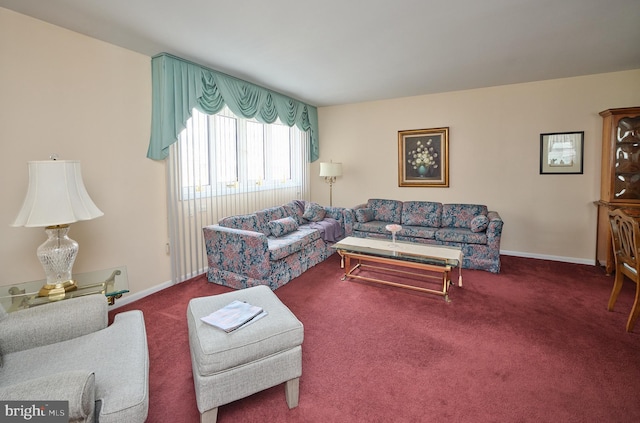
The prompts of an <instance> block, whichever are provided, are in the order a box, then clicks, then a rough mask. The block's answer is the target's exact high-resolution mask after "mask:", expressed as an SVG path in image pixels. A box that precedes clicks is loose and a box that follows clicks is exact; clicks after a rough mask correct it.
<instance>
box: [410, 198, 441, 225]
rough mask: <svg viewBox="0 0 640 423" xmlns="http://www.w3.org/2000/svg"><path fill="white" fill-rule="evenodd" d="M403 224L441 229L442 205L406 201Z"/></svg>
mask: <svg viewBox="0 0 640 423" xmlns="http://www.w3.org/2000/svg"><path fill="white" fill-rule="evenodd" d="M402 224H403V225H415V226H429V227H432V228H439V227H440V226H441V224H442V204H441V203H433V202H427V201H405V202H404V203H403V205H402Z"/></svg>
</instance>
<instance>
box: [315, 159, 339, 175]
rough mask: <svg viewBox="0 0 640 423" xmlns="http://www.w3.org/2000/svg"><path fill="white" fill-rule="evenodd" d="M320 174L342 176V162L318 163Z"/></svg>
mask: <svg viewBox="0 0 640 423" xmlns="http://www.w3.org/2000/svg"><path fill="white" fill-rule="evenodd" d="M320 176H324V177H337V176H342V163H333V162H330V163H320Z"/></svg>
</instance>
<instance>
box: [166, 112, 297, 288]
mask: <svg viewBox="0 0 640 423" xmlns="http://www.w3.org/2000/svg"><path fill="white" fill-rule="evenodd" d="M219 117H222V116H220V115H217V116H214V117H208V116H206V115H203V114H200V113H193V117H192V118H191V119H189V120H188V121H187V125H186V130H185V131H183V132H182V133H181V134H180V135H179V140H178V142H176V143H174V144H172V145H171V146H170V148H169V157H168V166H167V190H168V192H167V201H168V217H169V242H170V250H171V269H172V280H173V281H174V283H177V282H182V281H184V280H187V279H190V278H192V277H194V276H197V275H199V274H202V273H204V272H205V271H206V268H207V257H206V248H205V245H204V238H203V236H202V228H203V227H205V226H207V225H212V224H215V223H217V222H218V221H219V220H220V219H222V218H223V217H226V216H233V215H239V214H250V213H253V212H255V211H257V210H260V209H264V208H267V207H273V206H278V205H282V204H285V203H287V202H289V201H291V200H295V199H303V200H310V194H309V180H308V175H309V170H308V161H307V160H306V159H305V158H306V157H308V155H309V151H308V149H309V134H308V133H307V132H302V131H299V130H295V129H291V130H289V135H290V136H291V139H290V145H291V151H290V154H291V157H288V159H289V164H290V170H289V175H288V176H286V177H283V178H282V179H280V178H279V177H276V178H271V179H270V180H262V179H259V178H256V177H255V174H254V172H252V171H249V170H248V169H247V170H246V171H245V172H240V173H239V174H237V176H234V179H233V180H231V179H228V178H229V176H226V175H229V172H228V171H225V170H224V169H222V170H221V169H218V168H217V167H216V166H215V164H216V163H222V164H227V165H229V164H231V166H230V167H229V168H231V167H235V163H237V162H239V161H241V159H242V158H241V157H238V155H239V154H242V151H243V150H242V149H239V148H238V149H234V148H225V146H224V143H222V142H221V141H220V140H221V139H223V138H224V137H223V134H222V132H227V135H229V132H233V131H230V130H229V128H228V125H216V126H211V125H210V124H209V123H208V122H211V121H212V120H216V119H215V118H219ZM218 120H220V119H218ZM221 121H222V122H225V120H224V119H221ZM249 123H251V122H249ZM271 126H281V125H271ZM278 130H281V129H280V128H278ZM233 136H236V134H235V133H234V132H233ZM203 139H204V140H206V143H202V140H203ZM205 145H206V146H205ZM211 149H213V151H211ZM245 154H246V152H245ZM205 157H215V158H217V159H215V160H211V161H208V160H203V158H205ZM272 161H273V160H272ZM275 162H276V168H278V160H275ZM205 163H206V164H205ZM245 163H246V161H245ZM227 170H228V169H227ZM262 173H263V174H267V173H266V172H265V171H263V172H262ZM234 175H236V173H234ZM224 178H227V179H224ZM204 181H207V182H204Z"/></svg>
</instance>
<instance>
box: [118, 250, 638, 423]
mask: <svg viewBox="0 0 640 423" xmlns="http://www.w3.org/2000/svg"><path fill="white" fill-rule="evenodd" d="M341 275H342V270H341V269H340V266H339V258H338V257H337V256H336V255H334V256H332V257H331V258H329V259H328V260H327V261H325V262H323V263H321V264H319V265H317V266H315V267H314V268H312V269H310V270H309V271H307V272H305V273H304V274H303V275H302V276H301V277H299V278H297V279H294V280H293V281H291V282H289V283H288V284H287V285H285V286H284V287H282V288H280V289H278V290H277V291H275V292H276V294H277V295H278V297H279V298H280V299H281V300H282V302H283V303H284V304H286V305H287V306H288V307H289V308H290V309H291V310H292V311H293V312H294V313H295V314H296V316H297V317H298V318H299V319H300V320H301V321H302V322H303V324H304V326H305V339H304V343H303V374H302V378H301V380H300V404H299V406H298V408H296V409H293V410H289V409H288V408H287V405H286V402H285V396H284V385H280V386H276V387H274V388H271V389H268V390H266V391H263V392H260V393H258V394H255V395H252V396H250V397H248V398H245V399H242V400H239V401H236V402H234V403H231V404H228V405H225V406H222V407H220V409H219V412H218V421H219V422H220V423H224V422H444V421H447V422H474V423H482V422H581V423H582V422H637V421H640V401H639V400H638V392H640V328H637V329H636V331H635V333H630V334H629V333H626V332H625V323H626V320H627V316H628V313H629V311H630V309H631V304H632V302H633V295H634V286H633V283H631V282H630V281H627V283H626V284H625V287H624V289H623V292H622V293H621V296H620V299H619V300H618V304H617V305H616V310H615V311H614V312H608V311H607V310H606V304H607V301H608V298H609V293H610V289H611V286H612V283H613V278H612V277H608V276H606V275H604V272H603V270H602V269H600V268H597V267H594V266H586V265H575V264H567V263H558V262H550V261H543V260H535V259H525V258H517V257H510V256H504V257H503V258H502V272H501V273H500V274H498V275H494V274H491V273H488V272H483V271H472V270H466V269H465V270H463V276H464V287H463V288H458V287H452V288H451V295H450V298H451V303H446V302H445V301H444V300H443V299H442V297H437V296H432V295H429V294H422V293H417V292H415V291H409V290H402V289H398V288H392V287H386V286H382V285H375V284H370V283H367V282H353V281H348V282H343V281H341V280H340V277H341ZM454 276H455V275H454ZM229 290H230V289H229V288H225V287H222V286H219V285H216V284H212V283H208V282H206V280H205V279H204V277H199V278H195V279H193V280H191V281H187V282H184V283H182V284H179V285H176V286H173V287H171V288H168V289H166V290H163V291H162V292H159V293H156V294H154V295H151V296H149V297H146V298H144V299H142V300H139V301H137V302H135V303H132V304H129V305H127V306H124V307H121V308H119V309H116V310H113V311H111V314H113V313H117V312H121V311H124V310H127V309H135V308H137V309H141V310H142V311H143V312H144V314H145V320H146V325H147V332H148V339H149V355H150V360H151V369H150V377H149V383H150V404H149V418H148V420H147V421H148V422H150V423H163V422H167V423H169V422H171V423H180V422H194V423H196V422H198V419H199V414H198V410H197V408H196V403H195V395H194V388H193V380H192V376H191V362H190V357H189V345H188V337H187V325H186V317H185V316H186V308H187V304H188V302H189V299H191V298H193V297H199V296H208V295H215V294H218V293H222V292H227V291H229ZM212 330H213V328H212ZM230 336H233V335H230Z"/></svg>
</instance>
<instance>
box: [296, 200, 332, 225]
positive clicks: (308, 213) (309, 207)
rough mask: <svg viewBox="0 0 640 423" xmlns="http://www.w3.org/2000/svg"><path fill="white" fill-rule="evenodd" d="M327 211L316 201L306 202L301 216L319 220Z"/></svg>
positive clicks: (310, 219) (312, 220)
mask: <svg viewBox="0 0 640 423" xmlns="http://www.w3.org/2000/svg"><path fill="white" fill-rule="evenodd" d="M326 214H327V212H326V211H325V209H324V207H322V206H321V205H320V204H318V203H307V204H305V205H304V214H303V215H302V217H304V218H305V219H307V220H309V221H311V222H320V221H321V220H322V219H324V217H325V216H326Z"/></svg>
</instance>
